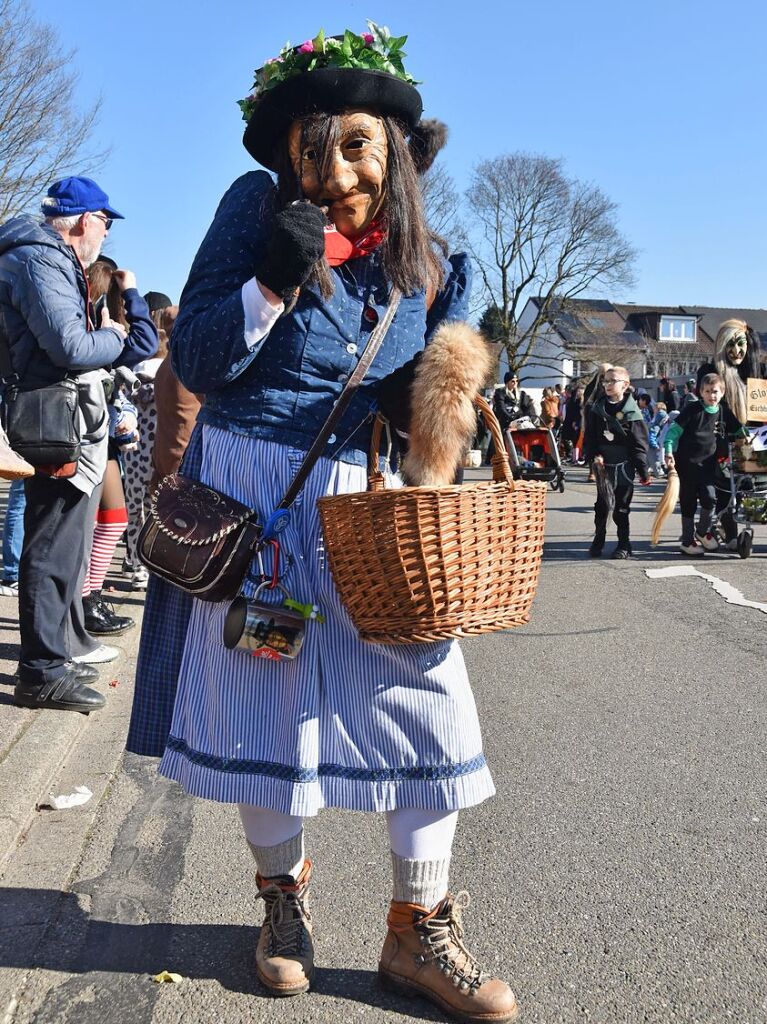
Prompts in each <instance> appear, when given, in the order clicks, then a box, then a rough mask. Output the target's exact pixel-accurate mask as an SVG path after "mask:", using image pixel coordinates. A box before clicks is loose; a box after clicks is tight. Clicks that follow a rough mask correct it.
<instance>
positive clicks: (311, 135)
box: [275, 113, 446, 298]
mask: <svg viewBox="0 0 767 1024" xmlns="http://www.w3.org/2000/svg"><path fill="white" fill-rule="evenodd" d="M382 121H383V125H384V130H385V132H386V140H387V143H388V162H387V168H386V179H385V183H384V184H385V194H384V200H383V206H382V211H383V212H384V213H385V216H386V228H387V230H386V238H385V239H384V241H383V242H382V243H381V260H382V264H383V270H384V274H385V275H386V278H387V280H388V281H389V282H390V283H391V284H393V285H396V286H397V287H398V288H399V289H400V290H401V291H402V292H403V293H404V294H405V295H411V294H413V293H414V292H417V291H419V290H421V289H425V291H426V293H427V295H429V296H431V297H433V296H434V294H436V292H437V291H438V290H439V289H440V288H441V286H442V284H443V279H444V271H443V264H442V260H441V258H440V255H445V254H446V247H445V244H444V242H443V241H442V239H441V238H440V237H439V236H438V235H436V234H435V233H434V232H433V231H431V230H430V229H429V227H428V225H427V224H426V218H425V216H424V209H423V199H422V194H421V186H420V183H419V180H418V173H419V170H420V171H423V170H426V169H427V167H428V166H429V164H430V162H431V160H428V162H427V159H424V157H423V147H424V135H422V134H420V133H419V132H418V131H415V132H413V133H412V135H411V137H410V144H408V139H407V137H406V133H405V129H404V128H403V126H402V125H401V124H400V123H399V121H397V120H396V118H393V117H383V118H382ZM339 133H340V115H338V114H326V113H325V114H315V115H312V116H310V117H307V118H304V119H303V120H302V122H301V152H304V150H305V148H311V149H313V150H315V151H316V153H317V166H318V170H319V174H320V176H321V178H323V179H324V178H326V177H327V176H328V174H329V173H330V168H331V166H332V160H333V151H334V148H335V147H336V145H337V144H338V138H339ZM441 141H442V142H444V138H443V139H442V140H441ZM435 155H436V154H435ZM431 159H433V156H432V157H431ZM275 167H277V195H276V206H277V209H280V210H281V209H284V208H285V207H286V206H289V205H290V203H292V202H295V201H296V200H297V199H303V198H304V193H303V188H302V185H301V177H302V175H301V173H300V171H299V173H298V174H297V173H296V171H295V169H294V167H293V164H292V161H291V159H290V153H289V151H288V141H287V137H284V138H283V139H281V140H280V142H279V143H278V145H277V150H276V153H275ZM312 280H314V281H315V282H316V283H317V284H319V286H320V289H321V291H322V294H323V295H324V296H325V297H326V298H327V297H328V296H329V295H332V293H333V277H332V275H331V272H330V267H329V266H328V264H327V262H326V261H325V260H324V259H323V260H322V261H321V262H320V263H319V264H317V267H316V268H315V271H314V273H313V275H312Z"/></svg>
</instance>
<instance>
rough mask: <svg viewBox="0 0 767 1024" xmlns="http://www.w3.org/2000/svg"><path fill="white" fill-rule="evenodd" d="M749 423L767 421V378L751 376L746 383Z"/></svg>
mask: <svg viewBox="0 0 767 1024" xmlns="http://www.w3.org/2000/svg"><path fill="white" fill-rule="evenodd" d="M746 406H747V409H748V422H749V423H767V380H759V378H758V377H749V378H748V381H747V383H746Z"/></svg>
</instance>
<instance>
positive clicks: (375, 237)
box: [325, 220, 386, 267]
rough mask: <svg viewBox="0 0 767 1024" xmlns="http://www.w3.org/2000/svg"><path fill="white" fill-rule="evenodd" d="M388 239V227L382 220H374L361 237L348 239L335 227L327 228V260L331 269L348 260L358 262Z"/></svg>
mask: <svg viewBox="0 0 767 1024" xmlns="http://www.w3.org/2000/svg"><path fill="white" fill-rule="evenodd" d="M384 238H386V225H385V223H384V222H383V221H382V220H374V221H373V222H372V223H371V224H370V226H369V227H367V228H366V229H365V230H364V231H363V233H362V234H361V235H358V236H357V237H356V238H347V237H346V236H345V235H342V234H341V233H340V231H337V230H336V227H335V225H332V224H331V225H330V226H329V227H326V228H325V259H326V260H327V261H328V263H329V264H330V266H331V267H339V266H340V265H341V264H342V263H346V261H347V260H356V259H359V258H360V256H369V255H370V253H371V252H373V251H374V250H375V249H377V248H378V246H379V245H380V244H381V242H383V240H384Z"/></svg>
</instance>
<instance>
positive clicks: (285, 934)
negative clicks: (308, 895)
mask: <svg viewBox="0 0 767 1024" xmlns="http://www.w3.org/2000/svg"><path fill="white" fill-rule="evenodd" d="M256 899H263V901H264V903H265V905H266V917H265V918H264V925H268V927H269V956H300V955H301V954H302V953H303V952H304V950H305V948H306V937H307V925H309V924H311V920H312V918H311V914H310V913H309V909H308V907H307V906H306V904H305V903H304V893H303V891H299V892H292V891H288V892H286V891H285V890H284V889H282V888H281V887H280V886H279V885H277V884H276V883H275V882H271V883H270V884H269V885H267V886H265V887H264V888H263V889H261V890H259V893H258V896H257V897H256Z"/></svg>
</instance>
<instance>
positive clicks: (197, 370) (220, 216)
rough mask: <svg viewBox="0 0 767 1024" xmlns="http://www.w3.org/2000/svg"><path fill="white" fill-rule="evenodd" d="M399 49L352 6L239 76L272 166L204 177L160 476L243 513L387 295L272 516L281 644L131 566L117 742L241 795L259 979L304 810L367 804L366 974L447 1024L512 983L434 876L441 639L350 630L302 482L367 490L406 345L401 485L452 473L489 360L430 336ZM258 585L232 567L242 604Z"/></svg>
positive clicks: (416, 123)
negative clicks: (370, 864)
mask: <svg viewBox="0 0 767 1024" xmlns="http://www.w3.org/2000/svg"><path fill="white" fill-rule="evenodd" d="M403 42H404V37H403V38H395V37H392V36H391V35H390V34H389V33H388V31H387V30H385V29H382V28H379V27H378V26H375V25H372V24H371V25H370V32H369V33H364V34H362V35H356V34H354V33H352V32H347V33H345V35H344V36H343V37H340V38H334V39H331V38H325V37H324V36H323V35H322V34H320V35H319V36H317V37H316V38H315V39H314V40H312V41H307V42H306V43H304V44H302V45H301V46H298V47H295V48H290V47H286V48H285V49H284V50H283V51H282V52H281V53H280V54H279V56H277V57H275V58H274V59H272V60H271V61H268V62H267V63H266V64H264V66H263V67H262V68H261V69H260V70H259V71H258V72H257V73H256V83H255V89H254V92H253V93H252V95H251V96H249V97H248V98H247V99H246V100H244V101H242V103H241V106H242V108H243V112H244V115H245V118H246V120H247V128H246V130H245V136H244V144H245V147H246V149H247V150H248V152H249V153H250V154H251V155H252V156H253V157H254V159H255V160H256V161H258V163H260V164H261V165H262V166H263V167H265V168H268V170H270V171H272V172H274V175H275V178H276V180H275V178H273V177H272V176H271V175H270V174H269V173H267V171H265V170H254V171H251V172H250V173H248V174H245V175H243V176H242V177H241V178H239V179H238V180H237V181H235V182H234V184H233V185H232V186H231V188H230V189H229V190H228V192H227V193H226V194H225V195H224V197H223V199H222V200H221V203H220V205H219V207H218V210H217V211H216V215H215V218H214V220H213V223H212V224H211V226H210V228H209V230H208V233H207V235H206V236H205V239H204V240H203V242H202V245H201V247H200V250H199V252H198V253H197V256H196V258H195V260H194V264H193V266H192V270H191V273H190V277H189V281H188V283H187V285H186V288H185V290H184V293H183V296H182V299H181V308H180V312H179V316H178V319H177V321H176V325H175V328H174V331H173V336H172V341H171V348H172V359H173V366H174V369H175V371H176V373H177V375H178V377H179V379H180V380H181V381H182V382H183V384H184V385H185V386H186V387H187V388H189V389H190V390H191V391H193V392H195V393H198V394H199V393H202V394H204V395H205V404H204V406H203V408H202V411H201V413H200V416H199V419H198V424H197V427H196V429H195V433H194V435H193V438H192V441H191V444H190V447H189V450H188V453H187V455H186V459H185V463H184V466H183V472H184V473H185V474H186V475H187V476H192V477H194V478H196V479H199V480H201V481H202V482H203V483H205V484H207V485H209V486H212V487H215V488H216V489H217V490H219V491H223V492H224V493H226V494H228V495H230V496H231V497H233V498H235V499H237V500H239V501H240V502H242V503H244V504H245V505H247V506H249V507H251V508H255V509H257V510H258V513H259V517H260V520H261V521H262V522H263V521H265V519H266V518H267V517H268V516H269V514H270V512H271V511H272V510H273V509H275V508H276V506H277V503H278V502H279V501H280V499H281V497H282V495H283V493H284V492H285V490H286V488H287V487H288V484H289V482H290V480H291V479H292V477H293V474H294V473H295V470H296V467H297V466H298V464H299V463H300V462H301V460H302V459H303V457H304V455H305V453H306V452H308V451H309V449H310V448H311V446H312V444H313V442H314V440H315V438H316V436H317V434H318V431H319V430H320V428H321V426H322V424H323V423H324V422H325V420H326V419H327V416H328V413H329V412H330V410H331V408H332V407H333V405H334V403H335V402H336V400H337V399H338V397H339V395H340V393H341V391H342V389H343V387H344V384H345V382H346V381H347V379H348V378H349V375H350V374H351V373H352V372H353V370H354V368H355V367H356V365H357V362H358V360H359V358H360V354H361V353H362V351H363V349H364V348H365V345H366V341H367V339H368V337H369V335H370V333H371V331H373V330H374V329H375V326H376V324H377V323H378V322H379V321H380V320H381V318H383V317H384V316H385V315H386V311H387V307H388V304H389V300H390V296H391V294H392V292H393V290H394V289H395V288H396V289H397V290H398V291H399V292H401V294H402V298H401V302H400V304H399V307H398V309H397V311H396V314H395V315H394V319H393V321H392V323H391V326H390V327H389V329H388V333H387V334H386V336H385V339H384V341H383V343H382V345H381V348H380V349H379V351H378V353H377V355H376V356H375V359H374V361H373V363H372V366H371V367H370V370H369V371H368V373H367V375H366V377H365V379H364V381H363V384H362V385H361V387H360V388H359V389H358V391H357V392H356V393H355V395H354V398H353V399H352V401H351V404H350V405H349V407H348V408H347V410H346V412H345V413H344V415H343V418H342V420H341V422H340V423H339V424H338V426H337V428H335V429H334V433H333V435H331V436H330V438H329V439H328V443H327V450H326V451H324V452H323V454H322V456H321V457H320V458H319V459H318V461H317V462H316V463H315V465H314V467H313V469H312V471H311V473H310V475H309V477H308V479H307V481H306V483H305V485H304V488H303V490H302V492H301V496H300V498H299V499H298V501H297V502H296V503H295V505H294V506H293V509H292V513H291V516H290V519H289V522H288V525H287V527H286V528H285V529H284V530H283V532H282V533H280V534H279V540H280V546H281V549H282V559H281V565H282V576H281V583H282V584H283V585H284V586H285V588H286V589H287V590H288V591H289V593H290V596H291V600H292V602H293V607H302V606H306V607H308V608H315V607H316V608H317V609H318V610H319V613H320V614H319V615H318V616H317V617H316V618H314V619H312V620H311V621H307V625H306V638H305V640H304V643H303V646H302V649H301V651H300V653H299V655H298V656H297V657H296V658H295V659H294V660H283V661H271V660H261V659H258V658H254V657H251V656H250V655H249V654H248V653H247V651H244V650H241V649H237V648H235V649H230V648H228V647H227V646H225V644H224V643H223V641H222V625H223V620H224V617H225V614H226V606H225V605H220V604H216V603H210V602H208V603H203V602H200V601H198V600H196V599H192V598H190V597H189V596H188V595H186V594H183V593H182V592H180V591H175V590H172V589H171V588H170V587H169V586H168V585H167V584H163V583H161V582H160V581H159V580H156V579H154V580H152V582H151V585H150V590H149V593H148V598H147V605H146V612H145V616H144V634H143V637H142V646H141V652H140V657H139V665H138V676H137V689H136V699H135V704H134V712H133V718H132V723H131V734H130V738H129V747H130V749H131V750H134V751H137V752H139V753H145V754H152V755H161V756H162V761H161V764H160V771H161V772H162V773H163V774H164V775H166V776H168V777H169V778H172V779H175V780H177V781H178V782H180V783H181V785H182V786H183V787H184V788H185V789H186V790H187V792H189V793H191V794H193V795H196V796H201V797H205V798H207V799H212V800H218V801H226V802H230V803H235V804H237V805H238V807H239V812H240V816H241V819H242V825H243V828H244V831H245V835H246V837H247V840H248V843H249V845H250V849H251V850H252V852H253V856H254V858H255V861H256V865H257V869H258V874H257V886H258V895H259V896H260V897H262V898H263V899H264V901H265V905H266V917H265V922H264V927H263V928H262V930H261V935H260V939H259V943H258V948H257V950H256V969H257V972H258V976H259V978H260V979H261V981H262V982H263V984H264V985H265V986H266V987H267V988H268V989H269V990H270V991H272V992H273V993H275V994H278V995H291V994H294V993H297V992H300V991H303V990H305V989H307V988H308V987H309V986H310V984H311V981H312V977H313V973H314V954H313V947H312V923H311V918H310V915H309V911H308V904H307V892H308V888H309V883H310V878H311V873H312V863H311V860H309V859H307V858H306V857H305V853H304V837H303V820H304V818H306V817H309V816H312V815H316V814H317V813H318V811H319V810H320V809H321V808H323V807H342V808H350V809H354V810H360V811H376V812H381V813H383V814H385V815H386V820H387V824H388V831H389V840H390V847H391V857H392V865H393V891H392V897H393V898H392V901H391V905H390V910H389V915H388V932H387V934H386V939H385V943H384V946H383V951H382V954H381V959H380V965H379V966H380V974H381V977H382V979H384V980H385V981H387V982H388V983H390V984H393V985H395V986H400V987H402V988H404V989H406V990H407V991H409V992H411V993H419V994H422V995H424V996H426V997H427V998H428V999H431V1000H432V1001H433V1002H435V1003H437V1004H438V1005H439V1006H440V1007H442V1008H443V1010H445V1011H447V1012H449V1013H451V1014H454V1015H456V1016H458V1017H459V1018H460V1019H461V1020H464V1021H486V1020H493V1021H507V1020H511V1019H512V1018H514V1017H515V1016H516V1014H517V1007H516V1001H515V998H514V995H513V993H512V991H511V989H510V988H509V987H508V986H507V985H506V984H505V983H504V982H502V981H500V980H496V979H493V978H490V977H488V976H487V975H486V974H485V973H484V972H483V971H482V969H481V968H480V966H479V964H478V962H477V960H476V959H475V957H474V956H473V955H472V954H471V953H470V952H469V951H468V950H467V949H466V947H465V946H464V944H463V942H462V939H461V928H460V923H459V916H460V907H461V906H462V905H463V904H464V903H465V899H464V897H462V896H461V897H454V896H452V895H450V893H449V892H448V867H449V863H450V851H451V844H452V841H453V835H454V832H455V828H456V822H457V818H458V812H459V811H460V810H461V809H462V808H465V807H469V806H471V805H473V804H477V803H479V802H480V801H483V800H485V799H487V798H488V797H491V796H492V795H493V792H494V789H493V783H492V781H491V778H490V772H489V769H488V766H487V764H486V762H485V758H484V756H483V753H482V742H481V737H480V730H479V722H478V719H477V713H476V708H475V703H474V698H473V696H472V693H471V689H470V686H469V680H468V678H467V674H466V669H465V666H464V662H463V657H462V655H461V652H460V650H459V648H458V646H457V644H456V643H453V642H447V641H446V642H439V643H436V644H431V645H418V644H415V645H410V646H407V647H390V646H387V647H384V646H379V645H376V644H369V643H363V642H361V641H360V639H359V637H358V635H357V633H356V632H355V630H354V628H353V626H352V624H351V621H350V619H349V617H348V615H347V614H346V612H345V611H344V609H343V607H342V605H341V603H340V601H339V598H338V595H337V593H336V590H335V587H334V585H333V580H332V577H331V575H330V572H329V569H328V566H327V562H326V558H325V556H324V551H323V543H322V537H321V531H320V524H319V519H318V513H317V509H316V501H317V499H318V498H319V497H322V496H324V495H332V494H338V493H345V492H353V491H364V490H365V489H366V487H367V473H366V463H367V449H368V446H369V443H370V438H371V427H372V413H373V411H374V410H375V409H377V408H380V407H382V406H384V407H385V408H386V409H387V410H388V411H389V412H390V413H391V415H392V417H393V418H394V419H395V420H397V419H398V423H399V425H400V426H404V428H405V430H407V425H408V422H409V410H408V399H409V381H410V380H411V379H412V375H413V374H412V370H413V365H414V361H416V360H417V359H418V357H419V355H420V354H421V353H422V352H424V356H423V359H422V360H421V363H420V367H423V366H424V364H426V363H427V362H428V361H429V360H435V365H437V366H440V365H443V363H444V366H443V368H444V374H440V373H435V372H434V367H433V366H432V368H431V370H430V372H429V373H428V374H426V376H425V378H424V379H425V380H426V381H427V382H428V381H433V382H434V383H433V385H432V386H429V385H428V384H427V386H426V388H425V389H424V388H422V389H421V394H422V400H423V401H425V402H426V404H427V405H428V406H429V408H430V409H431V421H432V427H433V424H434V422H437V423H439V425H440V430H439V431H438V430H434V429H432V430H431V432H429V431H426V436H424V437H421V438H420V439H419V442H418V444H417V445H416V446H415V455H413V453H411V458H410V460H409V463H408V467H407V468H408V473H407V479H408V481H409V482H411V483H416V484H417V483H419V482H427V481H428V482H429V483H432V484H433V483H439V482H450V480H451V479H452V476H453V474H454V471H455V468H456V460H457V459H458V457H459V456H460V454H461V449H462V448H463V446H464V445H465V444H466V443H467V442H468V440H469V438H468V437H463V436H462V431H463V430H464V429H466V425H467V423H468V430H469V433H471V432H472V431H473V429H474V422H475V421H474V414H473V412H471V404H470V398H471V394H472V393H473V392H474V391H475V390H476V389H477V388H478V387H479V386H481V385H482V384H483V383H484V381H483V376H484V374H485V371H486V369H487V367H488V358H487V352H486V349H485V347H484V345H483V343H482V342H481V340H480V339H478V337H477V336H476V335H475V334H474V333H473V332H472V331H471V329H470V328H468V326H464V327H461V328H458V330H457V335H456V329H455V328H450V329H449V330H448V332H447V334H448V336H449V345H448V349H449V350H450V351H452V352H453V355H452V356H451V357H450V358H449V359H448V360H445V357H444V352H443V353H442V354H440V344H441V341H440V338H444V332H442V331H440V325H443V324H444V323H445V322H446V321H448V322H453V321H462V320H464V318H465V317H466V315H467V307H468V299H469V288H470V280H471V272H470V267H469V263H468V260H467V258H466V256H465V255H455V256H451V257H450V258H447V257H446V256H445V254H444V252H443V250H442V249H441V248H440V244H439V241H438V239H437V238H436V237H435V236H433V235H432V234H431V232H430V231H429V229H428V227H427V225H426V222H425V219H424V213H423V208H422V202H421V191H420V184H419V174H421V173H423V171H424V170H426V169H427V167H428V166H429V164H430V162H431V161H432V160H433V158H434V155H435V153H436V151H437V149H438V148H439V146H440V145H441V144H442V142H444V139H445V129H444V126H442V125H439V124H436V123H434V122H423V121H422V120H421V112H422V103H421V97H420V95H419V93H418V91H417V90H416V88H415V86H414V84H413V79H412V78H411V76H410V75H409V74H408V73H407V72H406V71H405V68H404V65H403V57H404V54H403V52H402V45H403ZM456 338H457V341H456ZM451 346H452V347H451ZM456 346H457V347H456ZM424 350H425V351H424ZM456 352H457V353H458V355H457V356H456V354H455V353H456ZM441 361H442V362H441ZM417 372H419V373H420V369H419V370H418V371H417ZM467 395H468V397H469V401H468V406H469V415H468V420H467V419H466V405H467V401H466V396H467ZM393 433H396V432H393ZM451 436H452V437H453V447H451V449H450V450H451V452H452V454H451V455H450V456H449V457H448V458H447V459H446V458H445V455H444V446H440V448H439V452H437V449H436V448H434V447H432V448H431V449H430V448H429V437H431V438H436V437H440V439H442V440H444V439H447V438H449V437H451ZM459 441H460V443H458V442H459ZM437 456H438V457H437ZM258 583H259V579H258V575H257V573H256V572H255V571H254V577H253V579H249V580H248V581H247V582H246V584H245V590H244V594H245V596H246V597H250V596H252V594H253V593H254V590H255V588H256V587H257V586H258ZM337 898H338V899H339V900H340V899H343V893H339V894H338V897H337ZM488 898H492V899H495V898H497V897H496V896H488Z"/></svg>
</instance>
